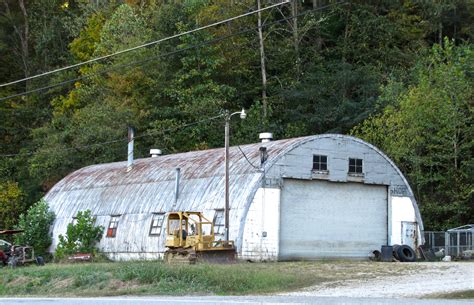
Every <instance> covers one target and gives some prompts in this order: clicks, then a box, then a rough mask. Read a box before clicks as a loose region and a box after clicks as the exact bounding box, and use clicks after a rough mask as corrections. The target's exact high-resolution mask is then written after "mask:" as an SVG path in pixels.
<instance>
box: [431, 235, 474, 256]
mask: <svg viewBox="0 0 474 305" xmlns="http://www.w3.org/2000/svg"><path fill="white" fill-rule="evenodd" d="M473 235H474V232H473V230H472V229H471V230H456V229H452V230H448V231H447V232H440V231H425V246H426V247H428V248H431V249H433V250H434V251H439V250H441V249H444V250H445V254H446V255H450V256H462V253H463V252H464V251H466V250H474V248H473Z"/></svg>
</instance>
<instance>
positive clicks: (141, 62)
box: [0, 1, 346, 102]
mask: <svg viewBox="0 0 474 305" xmlns="http://www.w3.org/2000/svg"><path fill="white" fill-rule="evenodd" d="M344 3H346V2H345V1H340V2H335V3H332V4H328V5H325V6H321V7H318V8H315V9H311V10H307V11H305V12H303V13H301V14H298V15H295V16H291V17H287V18H282V19H278V20H276V21H273V22H270V23H266V24H263V25H262V26H260V27H256V28H248V29H245V30H242V31H239V32H236V33H232V34H229V35H225V36H221V37H219V38H215V39H210V40H206V41H204V42H201V43H199V44H195V45H191V46H189V47H186V48H183V49H178V50H174V51H170V52H167V53H163V54H160V55H157V56H153V57H148V58H146V59H144V60H137V61H132V62H130V63H127V64H122V65H116V66H113V67H110V68H107V69H104V70H102V71H98V72H95V73H90V74H86V75H83V76H80V77H77V78H73V79H69V80H65V81H62V82H58V83H55V84H51V85H49V86H44V87H40V88H36V89H32V90H28V91H24V92H20V93H17V94H13V95H9V96H6V97H2V98H0V102H2V101H5V100H8V99H12V98H15V97H20V96H25V95H29V94H32V93H35V92H40V91H45V90H49V89H53V88H56V87H60V86H64V85H67V84H70V83H74V82H77V81H81V80H84V79H88V78H90V77H93V76H98V75H102V74H106V73H109V72H112V71H115V70H117V69H121V68H126V67H130V66H136V65H142V64H144V63H147V62H150V61H153V60H157V59H159V58H162V57H168V56H171V55H174V54H178V53H181V52H185V51H188V50H191V49H196V48H199V47H202V46H205V45H209V44H214V43H216V42H219V41H222V40H225V39H228V38H231V37H234V36H238V35H241V34H244V33H248V32H251V31H254V30H258V29H259V28H263V27H266V26H271V25H273V24H277V23H281V22H282V21H287V20H291V19H294V18H297V17H301V16H304V15H306V14H308V13H311V12H314V11H319V10H323V9H326V8H328V7H330V6H333V5H337V4H344Z"/></svg>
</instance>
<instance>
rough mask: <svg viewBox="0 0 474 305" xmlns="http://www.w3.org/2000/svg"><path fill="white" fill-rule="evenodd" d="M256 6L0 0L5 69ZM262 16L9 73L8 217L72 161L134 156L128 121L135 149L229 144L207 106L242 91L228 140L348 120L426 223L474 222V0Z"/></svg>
mask: <svg viewBox="0 0 474 305" xmlns="http://www.w3.org/2000/svg"><path fill="white" fill-rule="evenodd" d="M259 2H260V4H261V6H262V7H267V6H269V5H271V4H274V3H275V1H273V0H259ZM256 8H257V3H256V1H255V0H242V1H228V0H193V1H164V0H149V1H145V0H144V1H135V0H127V1H87V0H79V1H70V0H61V1H58V0H31V1H25V0H0V84H4V83H7V82H10V81H13V80H17V79H21V78H23V77H28V76H32V75H37V74H41V73H44V72H46V71H51V70H54V69H57V68H60V67H64V66H66V65H71V64H75V63H79V62H82V61H87V60H90V59H93V58H97V57H99V56H104V55H107V54H111V53H114V52H118V51H121V50H124V49H126V48H131V47H135V46H137V45H141V44H144V43H148V42H151V41H157V40H161V39H164V38H167V37H170V36H173V35H175V34H178V33H182V32H184V31H188V30H191V29H195V28H197V27H200V26H204V25H208V24H211V23H214V22H217V21H219V20H223V19H225V18H230V17H233V16H237V15H240V14H244V13H247V12H250V11H253V10H255V9H256ZM258 18H259V17H258V16H257V14H252V15H249V16H247V17H243V18H240V19H236V20H234V21H232V22H228V23H224V24H221V25H219V26H214V27H209V28H207V29H205V30H202V31H197V32H194V33H192V34H189V35H184V36H180V37H178V38H174V39H167V40H164V41H162V42H161V43H157V44H154V45H150V46H148V47H146V48H140V49H137V50H134V51H130V52H126V53H123V54H120V55H117V56H113V57H109V58H107V59H105V60H101V61H96V62H93V63H90V64H87V65H82V66H80V67H77V68H74V69H69V70H65V71H61V72H57V73H53V74H51V75H48V76H44V77H40V78H35V79H31V80H28V81H24V82H19V83H16V84H13V85H9V86H0V122H1V125H0V143H1V145H0V155H1V156H0V174H1V175H0V225H1V226H14V225H15V224H17V222H18V217H19V215H20V214H21V213H23V212H25V211H26V210H27V208H28V207H29V206H31V205H32V204H33V203H34V202H36V201H38V200H39V199H40V198H41V197H42V196H43V195H44V194H45V192H47V191H48V190H49V189H50V188H51V187H52V186H53V185H54V183H56V182H57V181H59V180H60V179H61V178H63V177H64V176H65V175H67V174H68V173H70V172H71V171H73V170H75V169H78V168H81V167H83V166H87V165H90V164H95V163H103V162H112V161H119V160H125V159H126V154H127V152H126V136H127V127H128V126H133V127H134V128H135V130H136V135H138V136H140V137H139V138H137V141H136V142H135V143H136V155H137V156H138V157H141V156H146V155H147V153H148V150H149V149H150V148H160V149H162V150H163V151H164V152H165V153H166V152H168V153H172V152H180V151H187V150H195V149H205V148H213V147H220V146H222V145H223V124H224V121H223V120H222V119H211V118H213V117H215V116H217V115H219V114H222V113H223V112H224V111H236V110H240V109H241V108H243V107H244V108H246V109H248V110H249V117H248V119H247V120H246V121H245V122H244V123H242V122H237V121H235V122H232V132H233V136H232V138H231V139H232V144H240V143H250V142H255V141H256V140H257V136H258V133H259V132H264V131H271V132H273V133H274V135H275V138H287V137H296V136H304V135H309V134H318V133H325V132H338V133H350V132H352V133H354V134H356V135H358V136H360V137H362V138H364V139H366V140H368V141H369V142H371V143H373V144H375V145H377V146H379V147H381V148H382V149H383V150H385V151H386V152H387V153H388V154H389V155H390V156H391V157H392V158H394V160H395V161H396V162H397V164H399V165H400V167H401V169H402V171H403V172H404V174H405V175H406V176H407V177H409V179H410V182H411V184H412V185H413V188H414V189H415V193H416V194H415V195H416V197H417V200H418V202H419V203H420V205H421V207H422V212H423V215H422V216H423V217H424V218H425V219H427V226H426V227H427V228H428V229H430V228H432V229H435V228H436V229H437V228H446V227H449V226H456V225H462V224H464V223H465V222H472V220H473V213H472V202H473V200H472V199H473V198H472V189H473V187H472V186H473V183H472V177H473V176H474V175H473V172H472V168H473V161H472V138H473V137H472V104H473V96H472V89H471V88H472V85H473V83H472V80H473V73H472V71H473V66H472V39H473V35H474V28H473V26H472V25H473V24H474V3H473V1H472V0H452V1H418V0H406V1H389V0H383V1H362V0H353V1H347V2H343V3H339V2H336V1H332V0H293V1H291V3H289V4H285V5H282V6H279V7H275V8H272V9H269V10H266V11H264V12H262V13H261V20H260V21H261V23H262V36H261V37H259V35H258V28H257V25H258ZM262 51H263V52H262ZM261 54H264V57H263V58H262V57H261ZM263 64H264V66H263ZM263 67H264V68H263ZM263 77H265V78H266V82H265V83H264V82H263V81H262V78H263ZM59 84H60V85H59ZM39 88H44V89H43V90H38V91H35V90H36V89H39ZM28 91H32V92H29V93H28V94H24V95H22V93H24V92H28ZM263 91H265V95H264V94H263V93H262V92H263ZM16 94H20V95H19V96H16V97H12V98H7V99H3V98H4V97H9V96H12V95H16ZM263 96H265V98H263Z"/></svg>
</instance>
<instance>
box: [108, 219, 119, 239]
mask: <svg viewBox="0 0 474 305" xmlns="http://www.w3.org/2000/svg"><path fill="white" fill-rule="evenodd" d="M119 218H120V215H116V216H110V222H109V227H108V228H107V237H115V235H116V234H117V227H118V224H119Z"/></svg>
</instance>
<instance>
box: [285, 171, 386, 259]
mask: <svg viewBox="0 0 474 305" xmlns="http://www.w3.org/2000/svg"><path fill="white" fill-rule="evenodd" d="M386 243H387V187H386V186H384V185H366V184H362V183H337V182H328V181H320V180H319V181H314V180H313V181H311V180H295V179H285V180H284V183H283V188H282V192H281V206H280V243H279V259H280V260H292V259H317V258H324V257H347V258H367V256H368V255H369V253H371V252H372V251H373V250H376V249H377V250H380V247H381V245H385V244H386Z"/></svg>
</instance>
